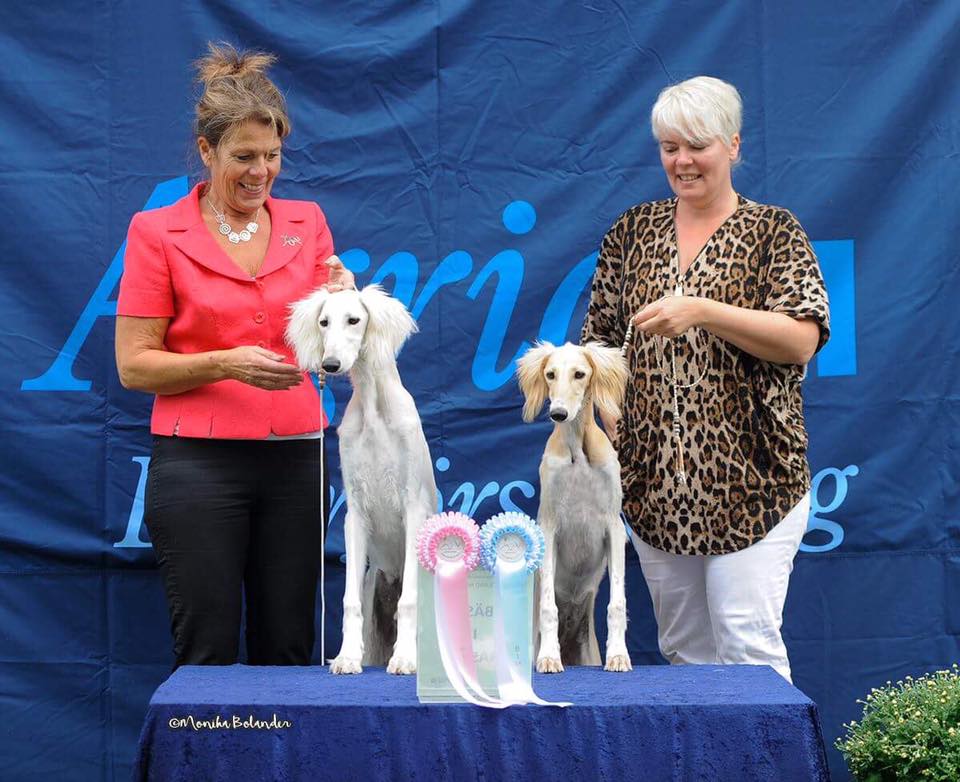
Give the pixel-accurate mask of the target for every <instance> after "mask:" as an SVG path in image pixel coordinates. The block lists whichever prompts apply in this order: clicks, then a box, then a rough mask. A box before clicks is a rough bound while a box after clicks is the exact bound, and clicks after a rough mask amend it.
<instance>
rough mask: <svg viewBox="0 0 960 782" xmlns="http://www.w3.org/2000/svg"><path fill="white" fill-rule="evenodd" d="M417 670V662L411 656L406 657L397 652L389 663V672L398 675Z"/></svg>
mask: <svg viewBox="0 0 960 782" xmlns="http://www.w3.org/2000/svg"><path fill="white" fill-rule="evenodd" d="M416 672H417V662H416V660H414V659H412V658H410V657H404V656H403V655H400V654H395V655H393V657H391V658H390V662H388V663H387V673H394V674H397V675H398V676H404V675H407V674H411V673H416Z"/></svg>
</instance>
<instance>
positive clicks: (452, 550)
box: [417, 512, 480, 573]
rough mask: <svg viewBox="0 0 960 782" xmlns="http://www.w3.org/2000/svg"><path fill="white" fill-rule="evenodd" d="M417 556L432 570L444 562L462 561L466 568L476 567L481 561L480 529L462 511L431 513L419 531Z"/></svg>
mask: <svg viewBox="0 0 960 782" xmlns="http://www.w3.org/2000/svg"><path fill="white" fill-rule="evenodd" d="M451 539H452V540H451ZM417 559H418V560H419V561H420V564H421V566H423V567H424V568H425V569H427V570H429V571H430V572H431V573H436V571H437V567H438V564H439V563H440V562H441V561H447V562H456V561H461V562H463V566H464V568H465V569H466V570H467V571H470V570H473V569H474V568H476V567H477V565H478V564H479V562H480V528H479V527H477V524H476V522H474V520H473V519H471V518H470V517H469V516H465V515H464V514H463V513H450V512H447V513H438V514H436V515H435V516H431V517H430V518H429V519H427V520H426V521H425V522H423V524H422V525H421V526H420V530H419V531H418V532H417Z"/></svg>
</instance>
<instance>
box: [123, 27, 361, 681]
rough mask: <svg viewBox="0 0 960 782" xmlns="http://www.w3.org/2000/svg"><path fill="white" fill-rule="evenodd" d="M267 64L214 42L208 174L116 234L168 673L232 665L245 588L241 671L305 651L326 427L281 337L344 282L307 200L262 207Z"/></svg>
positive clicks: (271, 118) (269, 111)
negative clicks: (306, 306)
mask: <svg viewBox="0 0 960 782" xmlns="http://www.w3.org/2000/svg"><path fill="white" fill-rule="evenodd" d="M273 60H274V58H273V57H272V56H270V55H266V54H261V53H243V54H241V53H239V52H237V51H236V50H235V49H233V48H231V47H229V46H211V47H210V53H209V54H208V56H207V57H205V58H204V59H202V60H201V61H200V62H199V63H198V75H199V81H200V82H201V83H202V84H203V87H204V89H203V95H202V97H201V98H200V100H199V102H198V104H197V107H196V125H195V135H196V139H197V147H198V149H199V152H200V157H201V159H202V160H203V163H204V165H205V166H206V167H207V169H208V173H209V181H207V182H203V183H201V184H199V185H197V186H196V187H195V188H194V189H193V191H192V192H191V193H190V194H189V195H187V196H185V197H184V198H182V199H181V200H180V201H178V202H176V203H175V204H173V205H171V206H168V207H164V208H161V209H156V210H152V211H149V212H141V213H139V214H137V215H135V216H134V218H133V220H132V221H131V223H130V230H129V234H128V237H127V249H126V256H125V259H124V274H123V278H122V279H121V282H120V296H119V300H118V304H117V331H116V353H117V368H118V370H119V373H120V380H121V382H122V384H123V385H124V387H125V388H131V389H136V390H139V391H146V392H149V393H154V394H156V395H157V396H156V400H155V402H154V407H153V416H152V420H151V432H152V433H153V435H154V447H153V455H152V458H151V460H150V469H149V476H148V482H147V493H146V508H145V522H146V524H147V528H148V530H149V531H150V537H151V539H152V541H153V546H154V549H155V550H156V553H157V559H158V561H159V563H160V568H161V571H162V573H163V577H164V582H165V586H166V593H167V602H168V605H169V608H170V617H171V626H172V631H173V638H174V653H175V656H176V665H183V664H214V665H217V664H221V665H229V664H231V663H234V662H236V659H237V651H238V645H239V633H240V615H241V596H242V595H243V596H245V600H246V627H247V633H246V643H247V658H248V662H249V663H250V664H252V665H283V664H286V665H306V664H308V663H309V662H310V657H311V653H312V650H313V640H314V607H315V596H316V584H317V570H318V568H319V564H320V557H321V556H322V553H323V552H322V530H321V525H320V503H321V487H320V485H319V467H320V460H321V459H322V458H323V455H322V453H321V448H322V440H321V439H319V438H320V432H321V427H323V426H325V425H326V422H325V420H324V419H323V413H322V410H321V406H320V400H319V397H318V395H317V393H316V391H315V390H314V388H313V384H312V383H311V382H310V381H309V379H308V377H307V376H306V374H305V373H303V372H301V371H300V369H299V368H297V366H296V365H295V363H294V361H293V358H292V356H291V351H290V349H289V348H288V346H287V345H286V344H285V342H284V338H283V334H284V329H285V327H286V320H287V315H288V312H287V307H288V305H289V304H290V303H292V302H294V301H296V300H297V299H299V298H301V297H303V296H304V295H306V294H307V293H309V292H310V291H312V290H314V289H315V288H317V287H319V286H321V285H327V286H328V287H329V288H331V289H339V288H341V287H352V286H353V276H352V275H351V274H350V272H349V271H347V270H346V269H344V267H343V265H342V264H341V263H340V261H339V259H337V258H336V256H334V255H333V239H332V237H331V235H330V230H329V228H328V227H327V223H326V220H325V219H324V216H323V212H321V211H320V208H319V207H318V206H317V205H316V204H313V203H310V202H305V201H288V200H280V199H277V198H272V197H271V196H270V190H271V187H272V185H273V182H274V180H275V179H276V177H277V175H278V174H279V173H280V161H281V148H282V142H283V139H284V138H285V137H286V136H287V135H288V134H289V132H290V120H289V118H288V116H287V111H286V106H285V102H284V99H283V96H282V95H281V94H280V91H279V90H278V89H277V88H276V86H275V85H274V84H273V83H272V82H271V81H270V79H269V78H267V76H266V75H265V71H266V69H267V67H268V66H269V65H270V64H271V63H272V62H273ZM326 492H327V489H326V487H322V495H323V497H324V498H325V497H326Z"/></svg>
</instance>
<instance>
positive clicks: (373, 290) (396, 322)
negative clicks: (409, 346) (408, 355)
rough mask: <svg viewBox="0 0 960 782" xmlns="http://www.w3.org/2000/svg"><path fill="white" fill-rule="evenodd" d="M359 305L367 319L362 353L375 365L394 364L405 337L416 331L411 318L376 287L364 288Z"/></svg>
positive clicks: (398, 304) (368, 286) (405, 309)
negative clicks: (361, 306)
mask: <svg viewBox="0 0 960 782" xmlns="http://www.w3.org/2000/svg"><path fill="white" fill-rule="evenodd" d="M360 301H361V303H362V304H363V306H364V308H365V309H366V310H367V317H368V318H369V320H368V321H367V331H366V333H365V334H364V335H363V350H364V351H365V352H366V353H367V355H369V356H370V357H371V358H372V359H373V360H374V361H375V362H376V363H380V362H382V361H394V360H396V358H397V353H399V352H400V348H401V346H402V345H403V343H404V342H406V340H407V337H409V336H410V335H411V334H416V333H417V331H419V329H418V328H417V322H416V321H415V320H414V319H413V315H411V314H410V312H409V311H408V310H407V308H406V307H404V306H403V303H402V302H401V301H398V300H397V299H395V298H393V296H389V295H387V293H386V292H385V291H384V290H383V288H381V287H380V286H379V285H367V286H366V287H365V288H364V289H363V290H361V291H360Z"/></svg>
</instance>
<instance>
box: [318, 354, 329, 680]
mask: <svg viewBox="0 0 960 782" xmlns="http://www.w3.org/2000/svg"><path fill="white" fill-rule="evenodd" d="M326 382H327V373H326V372H324V371H323V370H322V369H321V370H320V371H319V372H317V385H318V386H319V388H320V416H321V421H320V665H326V664H327V572H326V571H327V569H326V561H327V515H326V514H325V513H324V508H325V507H326V504H325V502H324V500H326V499H327V497H326V496H325V495H326V494H327V491H326V488H325V486H324V483H323V474H324V469H323V463H324V461H326V460H325V459H324V453H325V448H326V446H325V443H324V428H323V420H322V418H323V415H324V412H323V388H324V386H325V385H326ZM328 423H329V422H328Z"/></svg>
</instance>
